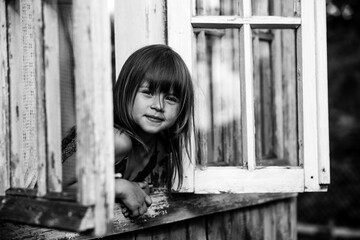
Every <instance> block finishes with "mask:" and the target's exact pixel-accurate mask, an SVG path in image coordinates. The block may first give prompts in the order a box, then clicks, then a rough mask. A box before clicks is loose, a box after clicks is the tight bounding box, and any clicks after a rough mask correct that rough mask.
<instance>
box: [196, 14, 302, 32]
mask: <svg viewBox="0 0 360 240" xmlns="http://www.w3.org/2000/svg"><path fill="white" fill-rule="evenodd" d="M191 24H192V25H193V27H196V28H239V27H241V26H243V25H245V24H249V25H251V27H252V28H261V29H273V28H277V29H289V28H297V27H298V26H299V25H300V24H301V19H300V18H298V17H278V16H261V17H258V16H256V17H237V16H196V17H192V19H191Z"/></svg>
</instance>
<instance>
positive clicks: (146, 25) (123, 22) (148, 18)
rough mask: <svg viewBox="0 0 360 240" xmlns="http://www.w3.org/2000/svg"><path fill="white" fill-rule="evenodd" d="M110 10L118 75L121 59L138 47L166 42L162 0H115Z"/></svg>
mask: <svg viewBox="0 0 360 240" xmlns="http://www.w3.org/2000/svg"><path fill="white" fill-rule="evenodd" d="M114 11H115V13H116V14H115V39H116V44H115V45H116V49H115V51H116V72H117V74H118V73H119V72H120V70H121V67H122V66H123V64H124V62H125V60H126V59H127V58H128V57H129V56H130V54H131V53H133V52H134V51H135V50H137V49H138V48H140V47H143V46H145V45H149V44H155V43H161V44H165V43H166V41H167V39H166V38H167V36H166V21H165V19H166V1H164V0H154V1H127V0H126V1H115V10H114ZM129 16H136V17H131V18H130V17H129ZM129 26H131V27H129ZM134 39H136V41H134ZM117 74H116V75H117Z"/></svg>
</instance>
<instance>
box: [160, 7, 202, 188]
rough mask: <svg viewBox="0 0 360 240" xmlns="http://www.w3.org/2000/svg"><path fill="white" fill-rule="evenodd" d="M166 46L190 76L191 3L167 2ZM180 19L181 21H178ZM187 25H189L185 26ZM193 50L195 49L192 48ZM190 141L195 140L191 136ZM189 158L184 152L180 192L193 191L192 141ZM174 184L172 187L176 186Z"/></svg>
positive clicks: (191, 42) (191, 54)
mask: <svg viewBox="0 0 360 240" xmlns="http://www.w3.org/2000/svg"><path fill="white" fill-rule="evenodd" d="M166 6H167V44H168V45H169V46H170V47H171V48H172V49H174V51H176V52H177V53H178V54H180V56H181V58H182V59H183V60H184V62H185V64H186V65H187V67H188V69H189V71H190V74H192V70H193V57H194V55H193V47H194V46H193V39H194V33H193V29H192V27H191V24H190V21H191V15H192V13H193V8H192V2H191V1H182V0H173V1H168V2H167V5H166ZM179 19H181V21H179ZM186 23H189V24H186ZM194 48H195V47H194ZM191 139H195V136H194V135H193V134H192V136H191ZM190 147H191V148H190V149H191V158H192V159H189V158H188V157H187V156H186V153H185V151H184V153H183V156H184V158H183V159H184V160H183V169H184V179H183V185H182V187H181V189H180V191H181V192H193V191H194V168H195V156H196V154H195V142H194V141H192V146H190ZM176 184H177V183H176V182H175V184H174V186H176Z"/></svg>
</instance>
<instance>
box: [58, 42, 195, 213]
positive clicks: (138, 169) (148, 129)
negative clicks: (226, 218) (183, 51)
mask: <svg viewBox="0 0 360 240" xmlns="http://www.w3.org/2000/svg"><path fill="white" fill-rule="evenodd" d="M113 94H114V95H113V102H114V128H115V131H114V142H115V173H116V175H120V176H121V178H116V179H115V194H116V196H117V197H118V198H120V200H121V201H122V203H123V213H124V215H125V216H130V217H137V216H140V215H142V214H144V213H145V212H146V211H147V208H148V207H149V206H150V204H151V199H150V197H149V196H148V194H149V191H148V190H149V186H148V184H147V183H146V182H144V180H145V178H146V177H147V176H148V175H149V174H150V173H151V171H152V170H153V169H154V167H155V166H156V164H159V161H160V160H161V159H166V161H167V166H168V168H167V177H166V184H167V188H168V189H169V190H170V188H171V186H172V184H173V183H174V181H175V176H178V180H179V181H178V182H179V185H178V186H177V187H180V185H181V183H182V177H183V170H182V158H183V155H182V151H183V149H186V152H187V154H189V149H188V146H190V131H191V126H192V123H193V109H194V92H193V85H192V81H191V77H190V73H189V71H188V69H187V67H186V65H185V63H184V61H183V60H182V59H181V57H180V56H179V55H178V54H177V53H176V52H174V51H173V50H172V49H171V48H170V47H168V46H166V45H150V46H146V47H143V48H141V49H139V50H137V51H135V52H134V53H133V54H132V55H131V56H130V57H129V58H128V59H127V61H126V62H125V64H124V66H123V68H122V69H121V72H120V74H119V77H118V79H117V82H116V84H115V86H114V91H113ZM70 139H74V137H72V138H70ZM63 143H64V142H63ZM64 144H65V145H66V143H64ZM65 150H66V149H65ZM66 152H67V151H63V155H64V154H66ZM65 163H66V162H65Z"/></svg>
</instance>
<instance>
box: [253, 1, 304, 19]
mask: <svg viewBox="0 0 360 240" xmlns="http://www.w3.org/2000/svg"><path fill="white" fill-rule="evenodd" d="M251 3H252V6H251V7H252V15H254V16H283V17H294V16H298V15H299V14H300V0H251Z"/></svg>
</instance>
